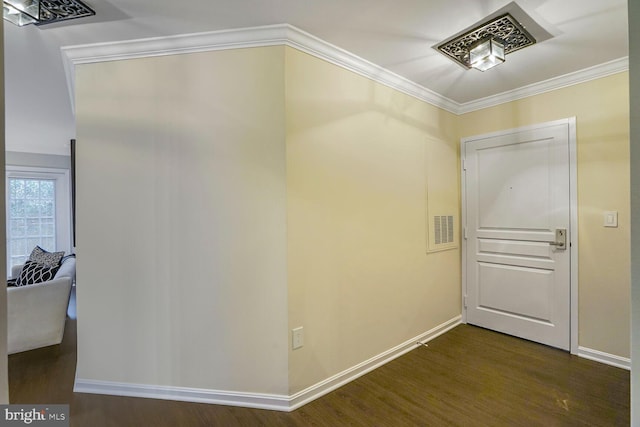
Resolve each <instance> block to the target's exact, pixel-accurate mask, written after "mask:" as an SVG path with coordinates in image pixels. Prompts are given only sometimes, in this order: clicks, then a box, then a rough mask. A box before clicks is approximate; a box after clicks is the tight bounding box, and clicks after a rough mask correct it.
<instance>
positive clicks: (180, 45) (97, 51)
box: [61, 24, 629, 115]
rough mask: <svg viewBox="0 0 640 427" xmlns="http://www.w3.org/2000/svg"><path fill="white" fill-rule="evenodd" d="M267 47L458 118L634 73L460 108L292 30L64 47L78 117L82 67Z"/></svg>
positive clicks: (565, 81) (581, 75)
mask: <svg viewBox="0 0 640 427" xmlns="http://www.w3.org/2000/svg"><path fill="white" fill-rule="evenodd" d="M264 46H289V47H292V48H295V49H298V50H300V51H302V52H305V53H308V54H309V55H312V56H315V57H316V58H320V59H323V60H325V61H327V62H330V63H332V64H334V65H337V66H339V67H342V68H345V69H347V70H350V71H352V72H354V73H357V74H360V75H362V76H364V77H367V78H369V79H371V80H373V81H375V82H378V83H380V84H383V85H385V86H388V87H390V88H393V89H396V90H398V91H400V92H403V93H405V94H407V95H410V96H412V97H414V98H417V99H420V100H422V101H424V102H427V103H429V104H431V105H434V106H436V107H439V108H442V109H444V110H447V111H449V112H451V113H453V114H458V115H459V114H464V113H468V112H471V111H475V110H479V109H482V108H487V107H491V106H495V105H498V104H503V103H506V102H511V101H514V100H516V99H521V98H525V97H529V96H533V95H537V94H540V93H544V92H549V91H551V90H555V89H560V88H563V87H567V86H571V85H574V84H577V83H583V82H586V81H589V80H593V79H597V78H601V77H605V76H608V75H611V74H615V73H619V72H623V71H627V70H628V69H629V58H628V57H624V58H620V59H616V60H613V61H610V62H606V63H604V64H601V65H596V66H594V67H590V68H587V69H584V70H580V71H576V72H573V73H569V74H566V75H564V76H559V77H555V78H552V79H549V80H545V81H542V82H539V83H534V84H531V85H528V86H524V87H522V88H519V89H515V90H512V91H508V92H503V93H501V94H498V95H494V96H489V97H486V98H482V99H478V100H475V101H471V102H467V103H463V104H461V103H458V102H455V101H453V100H451V99H449V98H447V97H445V96H442V95H440V94H438V93H436V92H434V91H432V90H431V89H427V88H426V87H424V86H421V85H419V84H417V83H414V82H412V81H410V80H408V79H407V78H405V77H402V76H400V75H398V74H396V73H394V72H392V71H389V70H387V69H385V68H383V67H380V66H379V65H376V64H374V63H372V62H370V61H367V60H366V59H363V58H361V57H359V56H357V55H354V54H353V53H351V52H348V51H346V50H344V49H342V48H340V47H338V46H335V45H333V44H331V43H328V42H326V41H324V40H322V39H320V38H318V37H316V36H314V35H312V34H309V33H307V32H305V31H302V30H301V29H299V28H296V27H294V26H292V25H289V24H276V25H266V26H261V27H250V28H240V29H231V30H222V31H211V32H204V33H195V34H182V35H177V36H168V37H153V38H146V39H137V40H125V41H118V42H107V43H95V44H84V45H76V46H64V47H62V48H61V53H62V60H63V64H64V70H65V74H66V77H67V86H68V90H69V97H70V99H71V108H72V111H73V112H74V113H75V66H76V65H78V64H91V63H96V62H105V61H119V60H124V59H135V58H147V57H154V56H166V55H178V54H185V53H196V52H209V51H216V50H227V49H241V48H251V47H264Z"/></svg>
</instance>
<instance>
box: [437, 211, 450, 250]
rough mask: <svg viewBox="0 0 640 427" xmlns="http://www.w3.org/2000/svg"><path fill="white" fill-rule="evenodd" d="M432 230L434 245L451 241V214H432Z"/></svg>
mask: <svg viewBox="0 0 640 427" xmlns="http://www.w3.org/2000/svg"><path fill="white" fill-rule="evenodd" d="M433 231H434V243H435V244H436V245H442V244H445V243H453V215H437V216H434V217H433Z"/></svg>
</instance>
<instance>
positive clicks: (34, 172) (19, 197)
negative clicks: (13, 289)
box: [6, 166, 71, 274]
mask: <svg viewBox="0 0 640 427" xmlns="http://www.w3.org/2000/svg"><path fill="white" fill-rule="evenodd" d="M6 185H7V191H6V194H7V272H8V273H9V274H10V272H11V267H12V266H14V265H17V264H23V263H24V262H25V261H26V260H27V258H28V257H29V254H30V253H31V251H32V250H33V248H34V247H35V246H36V245H38V246H40V247H42V248H43V249H46V250H48V251H65V252H69V251H70V247H71V245H70V227H69V223H70V221H69V216H70V215H69V212H70V209H69V173H68V171H67V170H64V169H42V168H18V167H12V166H7V180H6Z"/></svg>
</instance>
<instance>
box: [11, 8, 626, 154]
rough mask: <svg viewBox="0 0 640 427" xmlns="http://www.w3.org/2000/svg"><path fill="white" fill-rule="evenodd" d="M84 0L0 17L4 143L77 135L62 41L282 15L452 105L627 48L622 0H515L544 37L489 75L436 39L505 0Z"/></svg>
mask: <svg viewBox="0 0 640 427" xmlns="http://www.w3.org/2000/svg"><path fill="white" fill-rule="evenodd" d="M85 2H86V3H87V4H89V5H90V6H91V7H93V8H94V9H95V10H96V16H95V17H91V18H83V19H78V20H75V21H68V22H66V23H59V24H51V25H48V26H42V27H35V26H33V25H30V26H26V27H22V28H19V27H16V26H13V25H12V24H9V23H5V30H4V34H5V87H6V89H5V90H6V121H7V123H6V126H7V131H6V132H7V133H6V139H7V141H6V145H7V149H11V150H15V151H38V152H51V153H63V152H64V153H66V148H65V144H67V143H68V139H69V138H73V137H74V136H75V129H74V128H75V124H74V120H73V114H72V113H71V106H70V101H69V96H68V91H67V87H66V79H65V75H64V70H63V66H62V58H61V54H60V47H61V46H69V45H78V44H90V43H99V42H108V41H120V40H130V39H140V38H148V37H159V36H168V35H177V34H188V33H196V32H204V31H214V30H221V29H230V28H244V27H253V26H262V25H269V24H281V23H288V24H291V25H293V26H295V27H298V28H299V29H301V30H303V31H306V32H308V33H311V34H313V35H315V36H317V37H319V38H321V39H323V40H325V41H327V42H329V43H332V44H334V45H336V46H338V47H341V48H343V49H345V50H347V51H350V52H351V53H353V54H355V55H357V56H360V57H362V58H364V59H366V60H368V61H370V62H373V63H374V64H377V65H379V66H381V67H383V68H386V69H388V70H390V71H392V72H394V73H396V74H399V75H401V76H403V77H405V78H407V79H409V80H411V81H413V82H415V83H417V84H419V85H421V86H423V87H425V88H427V89H430V90H432V91H434V92H436V93H438V94H440V95H442V96H443V97H446V98H448V99H450V100H452V101H454V102H456V103H459V104H465V103H469V102H471V101H476V100H479V99H482V98H485V97H489V96H492V95H496V94H499V93H502V92H506V91H511V90H514V89H517V88H521V87H524V86H527V85H531V84H535V83H538V82H542V81H545V80H548V79H551V78H554V77H558V76H562V75H566V74H568V73H572V72H575V71H579V70H583V69H585V68H589V67H592V66H596V65H600V64H603V63H606V62H609V61H613V60H616V59H620V58H624V57H626V56H627V55H628V22H627V0H607V1H602V0H517V4H518V5H519V6H520V7H521V8H522V9H523V10H524V11H525V12H526V13H527V14H528V15H529V16H530V17H531V18H533V19H534V20H535V21H536V22H537V23H538V24H539V25H540V26H541V27H542V28H543V29H544V30H546V31H547V32H548V33H550V35H551V37H550V38H549V39H547V40H544V41H542V42H540V43H537V44H535V45H533V46H531V47H528V48H526V49H522V50H520V51H517V52H514V53H512V54H510V55H508V56H507V60H506V62H505V63H504V64H502V65H500V66H498V67H496V68H494V69H491V70H489V71H487V72H484V73H482V72H479V71H476V70H466V69H464V68H462V67H461V66H459V65H458V64H456V63H454V62H453V61H451V60H450V59H448V58H446V57H445V56H443V55H442V54H441V53H439V52H437V51H436V50H435V49H434V48H433V46H434V45H436V44H437V43H439V42H441V41H443V40H445V39H447V38H449V37H451V36H453V35H454V34H456V33H458V32H460V31H461V30H464V29H465V28H467V27H470V26H471V25H473V24H474V23H476V22H478V21H480V20H482V19H483V18H484V17H485V16H487V15H489V14H492V13H493V12H495V11H497V10H499V9H501V8H503V7H505V6H506V5H507V4H508V3H510V0H347V1H345V0H192V1H191V2H190V4H188V5H186V4H185V3H184V2H176V1H175V0H147V1H144V0H85ZM34 117H37V118H38V124H37V125H36V126H35V128H33V126H34V120H33V118H34ZM29 124H31V125H29ZM43 139H51V140H55V142H54V143H49V142H47V141H43ZM54 146H55V148H52V147H54Z"/></svg>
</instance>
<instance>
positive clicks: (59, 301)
mask: <svg viewBox="0 0 640 427" xmlns="http://www.w3.org/2000/svg"><path fill="white" fill-rule="evenodd" d="M21 270H22V266H21V265H18V266H14V267H13V268H12V271H11V273H12V274H11V276H12V277H18V276H19V275H20V271H21ZM75 274H76V260H75V258H73V257H70V258H67V259H66V260H65V261H64V262H63V263H62V265H61V266H60V269H59V270H58V272H57V273H56V275H55V277H54V278H53V279H52V280H49V281H47V282H42V283H38V284H35V285H27V286H20V287H8V288H7V329H8V331H7V332H8V339H7V341H8V342H7V344H8V353H9V354H13V353H18V352H21V351H27V350H32V349H34V348H39V347H46V346H49V345H54V344H60V343H61V342H62V337H63V335H64V325H65V322H66V320H67V306H68V305H69V296H70V294H71V285H72V284H73V281H74V279H75Z"/></svg>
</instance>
